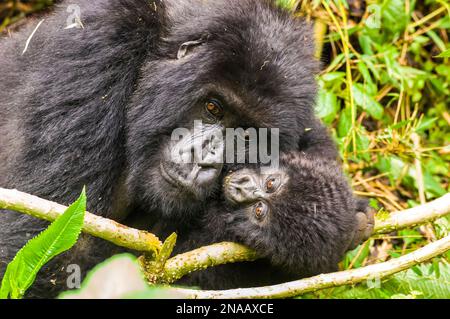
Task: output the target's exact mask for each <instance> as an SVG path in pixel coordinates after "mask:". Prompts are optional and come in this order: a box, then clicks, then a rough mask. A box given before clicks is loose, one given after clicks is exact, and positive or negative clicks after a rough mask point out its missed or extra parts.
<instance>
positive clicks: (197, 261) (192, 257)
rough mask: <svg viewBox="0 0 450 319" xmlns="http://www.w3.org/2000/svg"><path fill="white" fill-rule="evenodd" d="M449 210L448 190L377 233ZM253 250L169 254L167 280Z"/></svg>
mask: <svg viewBox="0 0 450 319" xmlns="http://www.w3.org/2000/svg"><path fill="white" fill-rule="evenodd" d="M449 213H450V194H446V195H444V196H442V197H441V198H438V199H436V200H434V201H432V202H429V203H427V204H425V205H421V206H417V207H414V208H410V209H407V210H404V211H400V212H395V213H391V214H390V215H389V216H388V217H387V218H384V219H381V218H378V219H376V221H375V229H374V233H375V234H384V233H389V232H391V231H393V230H396V229H402V228H407V227H411V226H415V225H419V224H423V223H427V222H430V221H433V220H435V219H437V218H439V217H442V216H445V215H446V214H449ZM256 258H257V257H256V254H255V252H254V251H253V250H251V249H248V248H246V247H243V246H241V245H237V244H234V243H221V244H216V245H211V246H205V247H202V248H200V249H196V250H193V251H189V252H186V253H184V254H180V255H177V256H175V257H172V258H170V259H169V260H168V261H167V263H166V266H165V273H166V274H167V278H166V279H167V280H166V282H169V283H170V282H174V281H176V280H178V279H180V278H181V277H183V276H185V275H187V274H189V273H191V272H193V271H196V270H199V269H205V268H207V267H209V266H213V265H220V264H225V263H230V262H242V261H252V260H255V259H256Z"/></svg>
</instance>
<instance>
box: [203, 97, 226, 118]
mask: <svg viewBox="0 0 450 319" xmlns="http://www.w3.org/2000/svg"><path fill="white" fill-rule="evenodd" d="M205 109H206V111H208V113H209V114H211V115H212V116H214V117H216V118H220V117H222V115H223V107H222V105H221V104H220V102H219V101H217V100H209V101H208V102H206V105H205Z"/></svg>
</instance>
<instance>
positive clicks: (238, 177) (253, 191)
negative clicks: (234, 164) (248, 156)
mask: <svg viewBox="0 0 450 319" xmlns="http://www.w3.org/2000/svg"><path fill="white" fill-rule="evenodd" d="M224 194H225V197H226V198H227V199H228V200H229V201H231V202H233V203H236V204H239V203H248V202H253V201H254V200H255V199H257V197H258V196H259V195H258V194H259V188H258V187H257V183H256V182H255V180H254V179H253V178H252V176H251V175H250V174H243V173H241V172H236V173H233V174H231V175H228V176H227V177H226V178H225V182H224Z"/></svg>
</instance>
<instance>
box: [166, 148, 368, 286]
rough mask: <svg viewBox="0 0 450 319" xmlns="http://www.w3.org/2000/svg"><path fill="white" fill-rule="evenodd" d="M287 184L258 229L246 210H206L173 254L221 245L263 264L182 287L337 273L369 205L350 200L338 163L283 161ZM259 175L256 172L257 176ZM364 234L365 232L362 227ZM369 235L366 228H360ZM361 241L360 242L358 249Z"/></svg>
mask: <svg viewBox="0 0 450 319" xmlns="http://www.w3.org/2000/svg"><path fill="white" fill-rule="evenodd" d="M281 169H282V170H283V171H285V172H286V173H287V175H288V176H289V181H288V183H287V184H286V185H284V189H283V190H282V192H281V193H280V194H278V195H277V196H276V197H275V198H271V199H270V206H271V212H270V213H269V215H268V216H267V217H266V218H265V219H264V220H263V221H258V220H256V219H255V218H254V216H253V215H252V214H249V211H248V210H246V205H245V204H244V205H237V206H236V205H231V204H229V203H227V201H225V200H222V201H218V202H215V203H213V204H211V205H210V207H208V209H207V210H206V212H205V215H204V217H203V219H201V220H200V221H199V222H198V224H197V228H195V227H192V226H191V227H190V228H189V229H179V230H178V232H177V233H178V241H177V245H176V248H175V250H176V253H181V252H185V251H190V250H192V249H195V248H198V247H201V246H204V245H208V244H213V243H217V242H222V241H232V242H238V243H242V244H244V245H246V246H248V247H251V248H253V249H255V250H256V251H257V252H258V254H259V255H260V256H262V257H264V259H262V260H258V261H256V262H250V263H249V262H244V263H238V264H228V265H221V266H217V267H212V268H210V269H207V270H203V271H199V272H194V273H192V274H191V275H189V276H188V277H186V278H183V279H182V280H180V283H182V284H187V285H194V286H200V287H201V288H204V289H231V288H239V287H252V286H261V285H268V284H277V283H282V282H284V281H287V280H295V279H299V278H303V277H308V276H312V275H316V274H320V273H326V272H331V271H335V270H337V265H338V262H339V261H340V260H341V259H342V258H343V256H344V254H345V252H346V251H347V250H349V248H352V247H350V246H351V245H352V244H353V239H354V235H355V234H357V232H358V230H359V227H360V226H361V225H360V224H359V223H358V220H357V218H356V214H357V213H358V212H365V211H366V207H367V205H364V203H363V202H361V201H360V200H358V199H356V198H354V197H353V195H352V192H351V189H350V187H349V185H348V182H347V180H346V178H345V177H344V176H343V175H342V173H341V170H340V168H339V166H338V165H336V164H335V163H330V162H329V161H327V160H321V159H318V158H314V159H310V158H308V157H307V156H304V155H303V154H301V153H300V152H298V153H290V154H288V155H285V156H284V157H283V159H282V163H281ZM254 174H257V171H256V170H255V173H254ZM363 226H366V225H363ZM364 230H366V227H365V228H364ZM367 230H368V231H367V234H366V237H364V238H363V237H359V238H358V244H359V243H360V241H361V240H365V239H366V238H367V237H368V236H369V235H370V232H371V227H370V226H368V227H367Z"/></svg>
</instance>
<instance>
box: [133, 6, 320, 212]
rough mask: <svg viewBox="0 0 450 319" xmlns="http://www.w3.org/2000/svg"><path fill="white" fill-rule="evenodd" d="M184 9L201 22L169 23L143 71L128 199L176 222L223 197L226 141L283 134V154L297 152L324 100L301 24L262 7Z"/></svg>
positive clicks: (135, 113) (135, 110) (181, 20)
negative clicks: (228, 136)
mask: <svg viewBox="0 0 450 319" xmlns="http://www.w3.org/2000/svg"><path fill="white" fill-rule="evenodd" d="M199 3H200V2H199ZM256 3H259V2H256ZM215 6H217V8H216V7H215ZM239 7H242V8H241V9H239ZM182 9H183V10H187V11H189V12H190V10H192V12H191V13H192V15H193V16H195V17H196V18H194V19H190V18H188V17H189V14H190V13H189V14H188V12H187V11H186V12H185V14H183V15H178V14H174V15H173V16H171V17H170V18H169V20H170V19H175V20H176V21H172V23H169V25H170V27H169V28H168V30H167V31H166V34H164V41H163V43H162V44H161V46H160V47H159V48H158V49H159V51H158V52H157V57H149V60H148V62H147V63H146V65H145V66H144V67H143V68H142V70H141V74H142V76H141V79H140V81H139V84H138V87H137V89H136V91H135V92H134V101H133V103H132V105H130V106H129V107H128V108H127V114H126V115H127V124H126V125H127V127H126V131H127V140H126V141H125V142H126V148H127V161H128V166H129V171H128V172H127V186H128V190H129V191H128V193H129V194H131V195H132V196H136V197H137V198H133V199H132V202H133V203H140V205H141V206H143V207H142V208H143V209H144V210H150V209H158V210H161V211H162V212H163V213H164V214H166V215H169V216H173V214H174V213H175V214H182V215H187V216H189V215H188V214H186V213H191V214H192V213H195V211H196V210H199V209H201V208H202V205H203V203H204V202H205V199H206V198H208V197H209V196H211V194H213V193H214V191H215V190H217V189H218V188H219V187H218V176H219V175H220V172H221V170H222V161H221V160H222V158H223V156H222V155H223V150H224V149H225V146H224V145H223V143H222V144H221V143H220V142H219V141H220V139H217V138H216V136H217V133H218V132H222V133H224V131H225V129H226V128H233V129H235V128H244V129H246V128H255V129H259V128H269V129H270V128H277V129H279V133H280V136H279V146H280V151H283V150H291V149H296V148H297V147H298V142H299V139H300V137H301V135H302V134H303V132H304V130H305V128H307V127H309V126H308V125H310V122H311V120H312V118H313V110H312V104H313V101H314V98H315V93H316V85H315V80H314V74H315V72H316V71H317V61H315V60H314V59H313V58H312V53H313V45H312V41H311V39H309V38H308V37H307V36H305V34H309V30H310V29H309V28H308V27H307V26H306V25H305V24H304V23H302V22H301V21H294V20H293V19H292V17H290V16H289V15H287V14H286V13H283V12H281V11H279V10H277V9H275V8H273V7H272V6H269V5H267V4H264V5H263V4H261V5H259V4H258V5H255V2H254V1H244V2H243V1H233V5H230V4H229V3H228V2H223V1H217V2H214V5H211V6H209V5H200V4H199V5H198V6H194V7H193V8H190V7H184V6H183V8H182ZM255 10H256V11H255ZM183 12H184V11H183ZM244 13H245V14H244ZM249 14H250V16H249ZM261 17H265V19H266V18H267V19H266V20H267V21H270V26H269V25H267V23H266V22H265V21H260V19H261ZM177 19H179V20H177ZM287 30H289V31H287ZM195 121H201V124H198V125H197V124H195ZM180 129H181V131H183V133H182V134H179V132H180ZM199 136H201V138H200V137H199ZM193 150H196V151H193ZM199 154H201V155H202V156H199ZM219 159H220V160H219ZM176 219H179V216H176Z"/></svg>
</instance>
